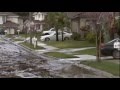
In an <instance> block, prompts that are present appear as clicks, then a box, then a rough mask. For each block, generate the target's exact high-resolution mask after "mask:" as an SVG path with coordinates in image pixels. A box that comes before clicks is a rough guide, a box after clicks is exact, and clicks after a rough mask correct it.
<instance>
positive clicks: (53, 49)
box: [15, 41, 112, 61]
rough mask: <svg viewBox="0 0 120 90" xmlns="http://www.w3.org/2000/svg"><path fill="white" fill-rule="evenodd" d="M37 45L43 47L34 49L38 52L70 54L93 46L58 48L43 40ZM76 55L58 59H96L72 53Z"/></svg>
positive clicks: (91, 56)
mask: <svg viewBox="0 0 120 90" xmlns="http://www.w3.org/2000/svg"><path fill="white" fill-rule="evenodd" d="M21 42H23V41H17V42H15V43H21ZM38 46H40V47H43V48H44V49H41V50H35V51H36V52H37V53H38V54H44V53H46V52H61V53H65V54H72V53H73V52H75V51H80V50H86V49H92V48H95V47H85V48H67V49H59V48H56V47H53V46H49V45H47V44H45V43H43V42H40V41H39V42H38ZM73 56H77V57H78V58H65V59H59V60H60V61H67V60H69V61H83V60H96V56H93V55H73ZM101 59H112V57H101Z"/></svg>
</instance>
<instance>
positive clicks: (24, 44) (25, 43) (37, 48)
mask: <svg viewBox="0 0 120 90" xmlns="http://www.w3.org/2000/svg"><path fill="white" fill-rule="evenodd" d="M21 45H23V46H26V47H28V48H30V49H33V50H39V49H44V48H43V47H40V46H37V47H36V48H34V45H30V44H29V43H27V42H23V43H21Z"/></svg>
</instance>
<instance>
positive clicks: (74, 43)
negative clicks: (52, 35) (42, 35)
mask: <svg viewBox="0 0 120 90" xmlns="http://www.w3.org/2000/svg"><path fill="white" fill-rule="evenodd" d="M45 43H46V44H48V45H51V46H54V47H57V48H60V49H64V48H83V47H94V46H95V44H93V43H89V42H88V41H74V40H68V41H63V42H62V41H58V42H57V41H49V42H45Z"/></svg>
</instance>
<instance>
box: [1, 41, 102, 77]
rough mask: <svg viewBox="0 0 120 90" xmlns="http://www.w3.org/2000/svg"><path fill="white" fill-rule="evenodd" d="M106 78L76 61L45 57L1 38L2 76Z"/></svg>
mask: <svg viewBox="0 0 120 90" xmlns="http://www.w3.org/2000/svg"><path fill="white" fill-rule="evenodd" d="M100 77H102V78H104V77H103V76H101V75H96V74H95V73H93V72H92V71H89V70H86V69H83V68H80V67H78V66H76V65H75V64H74V62H69V61H66V62H63V61H59V60H54V59H53V60H52V59H49V58H48V59H44V58H42V55H39V57H38V56H36V55H34V54H33V53H31V52H29V51H26V50H25V49H23V48H21V47H19V46H17V45H14V44H12V43H10V42H8V41H5V40H3V39H0V78H100Z"/></svg>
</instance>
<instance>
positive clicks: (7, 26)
mask: <svg viewBox="0 0 120 90" xmlns="http://www.w3.org/2000/svg"><path fill="white" fill-rule="evenodd" d="M18 26H19V25H18V24H16V23H13V22H11V21H7V22H6V23H4V24H3V25H2V27H5V28H16V27H18Z"/></svg>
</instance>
